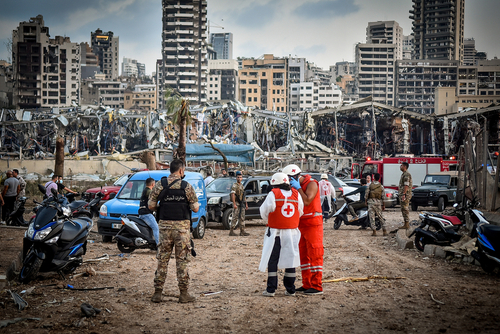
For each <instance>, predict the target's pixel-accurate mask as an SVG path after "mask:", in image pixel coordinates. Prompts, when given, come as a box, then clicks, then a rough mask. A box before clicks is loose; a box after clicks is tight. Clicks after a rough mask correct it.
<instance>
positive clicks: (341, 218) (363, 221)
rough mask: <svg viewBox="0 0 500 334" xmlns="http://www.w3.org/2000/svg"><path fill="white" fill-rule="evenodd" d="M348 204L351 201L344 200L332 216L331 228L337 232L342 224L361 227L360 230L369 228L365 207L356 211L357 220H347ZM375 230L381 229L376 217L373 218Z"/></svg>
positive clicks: (368, 218)
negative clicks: (333, 219)
mask: <svg viewBox="0 0 500 334" xmlns="http://www.w3.org/2000/svg"><path fill="white" fill-rule="evenodd" d="M350 202H351V201H350V200H349V199H346V201H345V203H344V205H342V206H341V207H340V209H338V210H337V212H335V213H334V214H333V216H332V217H333V218H335V221H334V223H333V228H334V229H335V230H338V229H339V228H340V226H341V225H342V223H344V225H352V226H361V228H362V229H366V228H367V227H370V217H369V216H368V208H367V207H364V208H361V209H358V210H357V211H356V214H357V215H358V219H356V220H351V221H349V219H348V218H347V213H348V212H349V203H350ZM375 228H376V229H377V230H380V229H381V228H382V225H381V224H380V220H379V219H378V217H375Z"/></svg>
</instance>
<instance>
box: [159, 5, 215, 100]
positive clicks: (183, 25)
mask: <svg viewBox="0 0 500 334" xmlns="http://www.w3.org/2000/svg"><path fill="white" fill-rule="evenodd" d="M206 31H207V1H206V0H191V1H189V0H163V32H162V62H161V71H162V72H163V74H162V76H161V77H162V82H161V83H160V84H159V91H158V95H159V105H158V108H159V109H162V108H163V95H164V89H165V88H166V87H167V86H168V87H170V88H172V89H174V90H176V91H178V92H179V93H180V94H181V95H182V96H183V97H184V98H186V99H188V100H191V101H194V102H197V103H202V102H205V101H206V99H207V98H206V85H207V78H206V72H207V65H208V62H207V45H206V40H207V33H206Z"/></svg>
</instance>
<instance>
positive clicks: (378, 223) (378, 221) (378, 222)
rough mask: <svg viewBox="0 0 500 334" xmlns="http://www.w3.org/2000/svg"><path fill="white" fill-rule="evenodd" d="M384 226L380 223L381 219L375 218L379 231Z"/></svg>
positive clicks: (376, 227)
mask: <svg viewBox="0 0 500 334" xmlns="http://www.w3.org/2000/svg"><path fill="white" fill-rule="evenodd" d="M381 228H382V224H380V220H379V219H378V218H377V219H375V229H376V230H377V231H378V230H380V229H381Z"/></svg>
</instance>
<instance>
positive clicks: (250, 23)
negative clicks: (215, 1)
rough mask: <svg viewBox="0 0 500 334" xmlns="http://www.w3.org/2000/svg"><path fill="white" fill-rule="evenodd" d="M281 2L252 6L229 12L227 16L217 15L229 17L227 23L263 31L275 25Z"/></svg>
mask: <svg viewBox="0 0 500 334" xmlns="http://www.w3.org/2000/svg"><path fill="white" fill-rule="evenodd" d="M278 5H279V2H277V1H269V2H267V3H264V4H255V3H253V4H250V5H248V6H246V7H244V8H241V9H238V10H233V11H229V12H227V14H226V15H223V16H222V15H221V14H222V13H220V12H219V13H217V15H218V16H222V17H228V19H227V21H228V22H230V23H232V24H234V25H236V26H242V27H245V28H249V29H255V30H256V29H261V28H263V27H265V26H268V25H270V24H272V23H273V20H274V18H275V16H276V12H277V9H278Z"/></svg>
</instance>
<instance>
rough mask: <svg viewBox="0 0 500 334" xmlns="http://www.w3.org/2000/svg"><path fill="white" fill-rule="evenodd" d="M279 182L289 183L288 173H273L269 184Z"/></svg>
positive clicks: (275, 184) (273, 184)
mask: <svg viewBox="0 0 500 334" xmlns="http://www.w3.org/2000/svg"><path fill="white" fill-rule="evenodd" d="M279 184H290V181H289V180H288V175H286V174H285V173H276V174H274V175H273V177H272V178H271V185H272V186H277V185H279Z"/></svg>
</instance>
